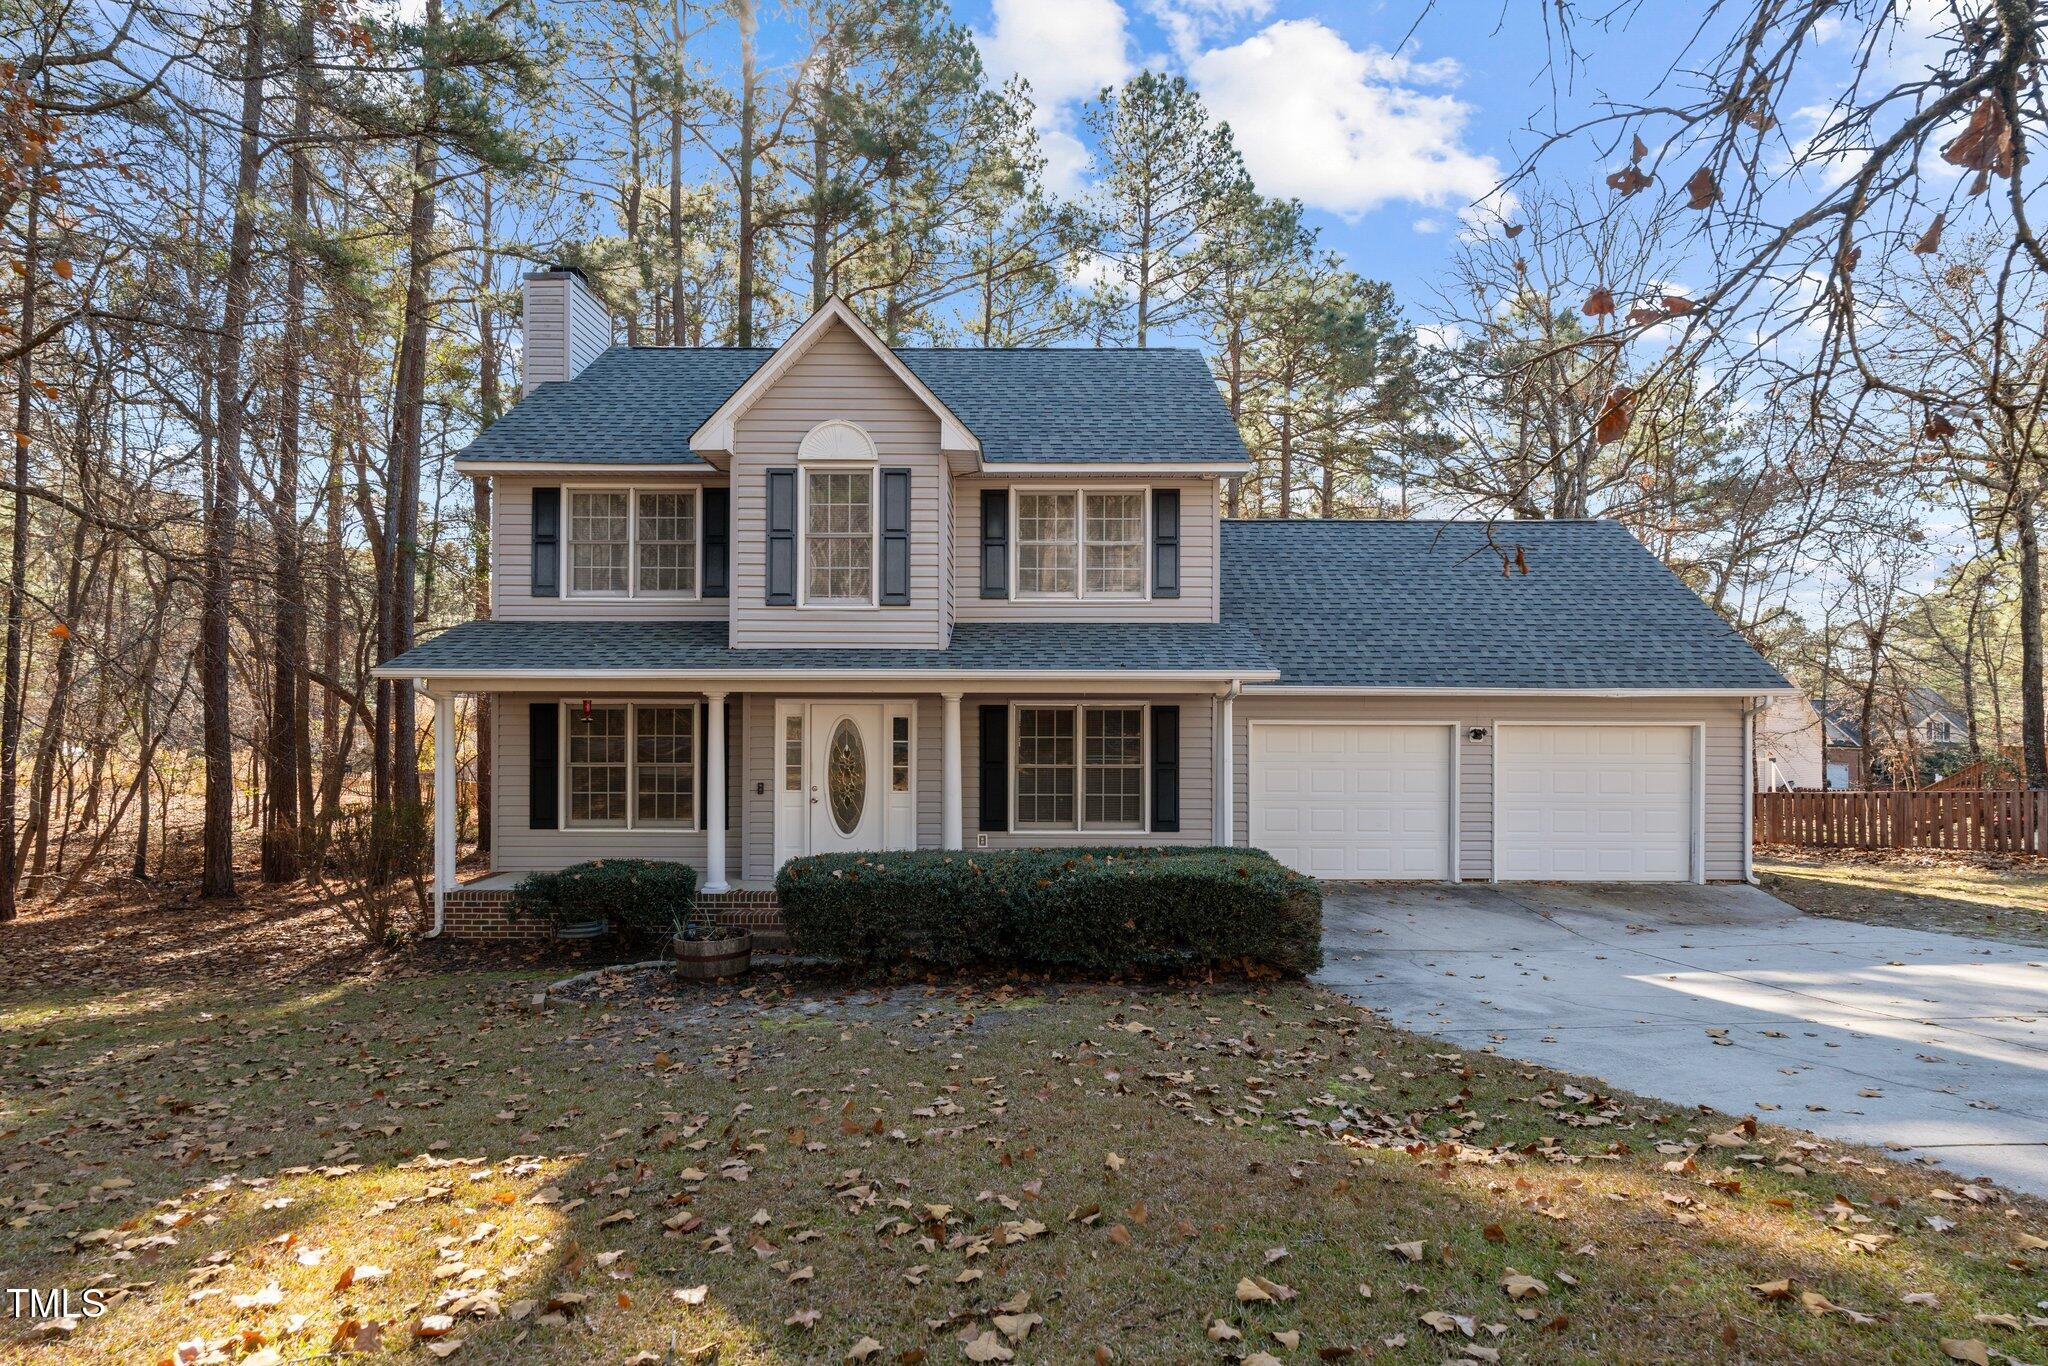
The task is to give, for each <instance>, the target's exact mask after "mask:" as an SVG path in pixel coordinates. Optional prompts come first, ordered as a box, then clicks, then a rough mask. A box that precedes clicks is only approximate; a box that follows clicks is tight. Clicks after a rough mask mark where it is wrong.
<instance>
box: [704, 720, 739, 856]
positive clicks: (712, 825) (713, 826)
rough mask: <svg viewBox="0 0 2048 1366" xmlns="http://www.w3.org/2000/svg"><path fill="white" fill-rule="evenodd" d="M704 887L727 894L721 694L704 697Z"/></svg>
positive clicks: (723, 729)
mask: <svg viewBox="0 0 2048 1366" xmlns="http://www.w3.org/2000/svg"><path fill="white" fill-rule="evenodd" d="M704 701H705V703H706V704H707V705H706V706H705V708H704V718H705V720H704V728H705V729H706V730H708V731H710V732H711V733H710V734H709V735H706V736H705V737H704V822H703V824H704V886H703V888H702V890H704V891H707V892H728V891H731V890H732V887H731V885H730V884H729V883H727V882H726V880H725V802H726V795H727V794H726V790H725V694H724V693H722V692H713V693H706V694H704Z"/></svg>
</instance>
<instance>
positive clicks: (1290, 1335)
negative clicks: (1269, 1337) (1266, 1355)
mask: <svg viewBox="0 0 2048 1366" xmlns="http://www.w3.org/2000/svg"><path fill="white" fill-rule="evenodd" d="M1273 1340H1274V1341H1275V1342H1277V1343H1279V1344H1280V1345H1281V1346H1282V1347H1285V1348H1286V1349H1287V1350H1288V1351H1290V1352H1291V1351H1293V1350H1294V1349H1295V1348H1297V1347H1299V1346H1301V1330H1300V1329H1297V1328H1289V1329H1287V1330H1286V1331H1284V1332H1278V1333H1275V1334H1273Z"/></svg>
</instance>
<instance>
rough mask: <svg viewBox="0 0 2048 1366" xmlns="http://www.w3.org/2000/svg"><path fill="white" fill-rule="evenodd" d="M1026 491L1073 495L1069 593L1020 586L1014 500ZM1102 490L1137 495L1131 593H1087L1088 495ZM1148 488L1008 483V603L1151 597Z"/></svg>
mask: <svg viewBox="0 0 2048 1366" xmlns="http://www.w3.org/2000/svg"><path fill="white" fill-rule="evenodd" d="M1027 493H1071V494H1073V495H1074V591H1073V592H1071V593H1027V592H1025V591H1024V590H1023V589H1022V588H1021V587H1020V585H1021V584H1022V582H1023V580H1022V578H1021V577H1020V576H1019V575H1018V567H1019V566H1020V565H1021V564H1022V563H1023V554H1024V538H1023V535H1022V534H1021V532H1020V531H1019V530H1018V528H1019V527H1020V526H1022V524H1023V523H1022V521H1021V519H1020V517H1019V513H1018V507H1017V504H1018V499H1019V498H1020V497H1021V496H1022V495H1024V494H1027ZM1104 493H1135V494H1137V495H1139V497H1138V581H1139V586H1138V591H1137V592H1135V593H1091V592H1089V591H1088V496H1089V495H1090V494H1104ZM1151 547H1152V488H1151V486H1150V485H1149V484H1045V485H1038V484H1012V485H1010V600H1011V601H1012V602H1146V601H1149V600H1150V599H1151V597H1152V553H1151Z"/></svg>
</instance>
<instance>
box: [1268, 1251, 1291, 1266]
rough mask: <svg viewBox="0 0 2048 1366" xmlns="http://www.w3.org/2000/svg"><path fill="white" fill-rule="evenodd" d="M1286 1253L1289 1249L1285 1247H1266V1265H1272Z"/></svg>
mask: <svg viewBox="0 0 2048 1366" xmlns="http://www.w3.org/2000/svg"><path fill="white" fill-rule="evenodd" d="M1286 1255H1287V1249H1286V1248H1284V1247H1269V1248H1267V1249H1266V1265H1267V1266H1271V1265H1272V1264H1273V1263H1275V1262H1277V1261H1279V1260H1280V1259H1281V1258H1282V1257H1285V1256H1286Z"/></svg>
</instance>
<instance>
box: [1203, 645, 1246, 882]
mask: <svg viewBox="0 0 2048 1366" xmlns="http://www.w3.org/2000/svg"><path fill="white" fill-rule="evenodd" d="M1243 691H1244V680H1243V679H1242V678H1233V679H1231V680H1230V686H1229V687H1227V688H1225V689H1224V690H1223V691H1222V693H1221V694H1219V695H1218V697H1217V699H1216V738H1215V741H1214V743H1215V745H1216V762H1215V765H1214V768H1215V773H1216V803H1215V809H1214V811H1213V813H1212V819H1213V820H1214V822H1215V827H1216V828H1215V829H1214V830H1212V831H1211V832H1210V838H1211V840H1212V841H1213V842H1214V843H1215V844H1218V845H1221V846H1224V847H1229V846H1232V845H1235V844H1236V843H1237V723H1236V721H1235V720H1234V718H1233V714H1232V707H1231V703H1233V702H1235V701H1236V700H1237V697H1238V694H1239V693H1241V692H1243Z"/></svg>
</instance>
